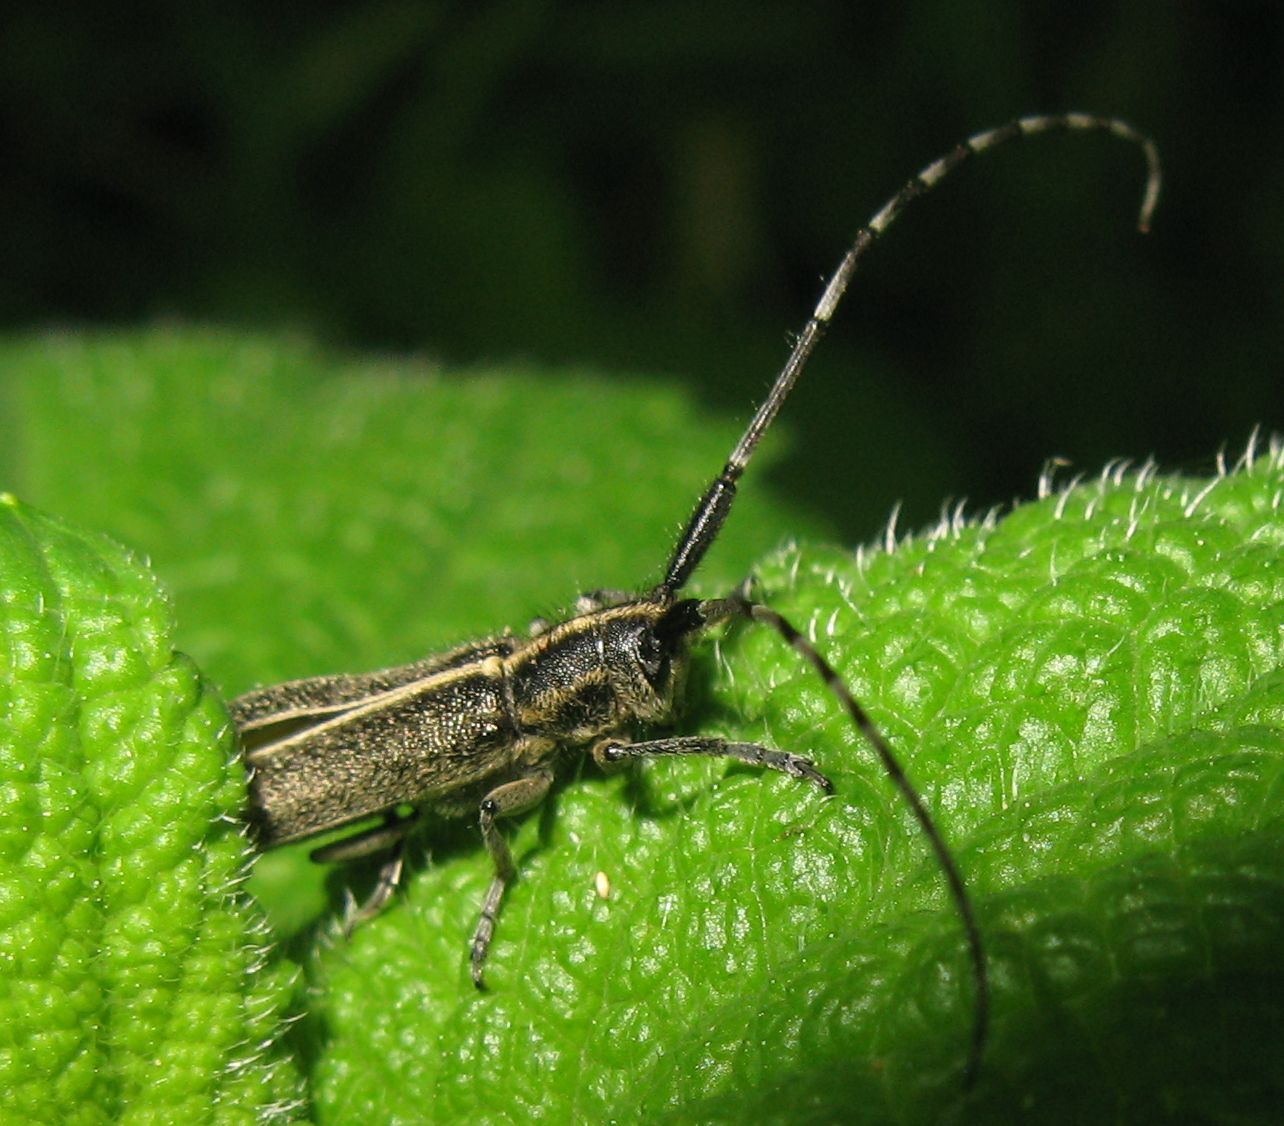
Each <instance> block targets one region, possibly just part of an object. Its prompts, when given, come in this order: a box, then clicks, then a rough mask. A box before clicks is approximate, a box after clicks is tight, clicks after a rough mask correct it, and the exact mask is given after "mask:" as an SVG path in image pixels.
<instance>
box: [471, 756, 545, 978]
mask: <svg viewBox="0 0 1284 1126" xmlns="http://www.w3.org/2000/svg"><path fill="white" fill-rule="evenodd" d="M552 784H553V772H552V771H551V770H547V769H543V768H541V769H539V770H536V771H533V772H532V773H530V774H528V775H526V777H524V778H518V779H517V780H516V781H514V782H505V783H504V784H503V785H502V786H496V787H495V788H494V789H493V790H491V792H490V793H489V794H487V795H486V796H485V797H484V798H482V801H481V807H480V810H479V812H480V820H481V831H482V840H483V841H485V842H486V851H487V852H489V853H490V858H491V860H493V861H494V862H495V878H494V879H493V880H491V882H490V888H489V890H488V891H487V892H486V899H485V901H484V902H483V903H482V910H481V918H480V919H478V920H477V930H476V931H475V932H473V945H472V969H473V984H474V985H475V986H477V988H478V989H484V988H485V983H484V982H483V980H482V966H483V965H485V963H486V955H487V954H488V953H489V952H490V942H491V939H492V938H494V937H495V919H496V917H497V916H498V914H499V903H500V900H501V899H503V898H504V888H506V887H507V886H508V881H509V880H511V879H512V878H513V876H514V875H515V870H514V868H513V854H512V853H511V852H510V851H509V850H508V845H507V844H506V843H505V841H504V837H503V834H501V833H500V831H499V829H497V828H496V827H495V822H496V821H497V820H499V818H501V817H513V816H515V815H516V814H519V813H525V812H526V810H528V809H530V808H531V807H532V806H536V805H539V803H540V802H541V801H543V800H544V795H545V794H547V793H548V788H549V786H551V785H552Z"/></svg>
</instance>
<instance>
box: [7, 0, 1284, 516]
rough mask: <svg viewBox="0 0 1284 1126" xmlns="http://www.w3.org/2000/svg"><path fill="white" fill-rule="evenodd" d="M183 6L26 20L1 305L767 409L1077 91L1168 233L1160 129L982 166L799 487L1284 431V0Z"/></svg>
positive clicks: (896, 286)
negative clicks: (788, 346) (918, 185)
mask: <svg viewBox="0 0 1284 1126" xmlns="http://www.w3.org/2000/svg"><path fill="white" fill-rule="evenodd" d="M145 10H146V11H147V13H148V14H147V18H138V19H123V18H121V14H120V9H119V7H118V6H117V5H111V4H105V3H94V2H92V0H90V2H83V3H78V4H76V5H74V6H66V5H63V6H58V5H27V6H25V7H24V8H23V9H22V10H21V11H17V12H13V13H10V14H9V15H8V17H7V19H6V24H5V34H4V36H3V37H0V107H3V109H0V148H2V150H3V152H4V154H5V159H4V162H3V168H0V214H3V216H4V222H3V224H0V257H2V258H3V261H4V262H5V270H4V276H3V278H0V323H5V324H8V325H17V326H26V325H30V324H32V323H41V324H43V323H48V322H50V321H53V322H55V323H65V322H68V321H70V322H71V323H73V324H77V323H83V322H85V321H90V322H95V323H101V322H104V321H106V322H109V323H117V322H124V323H133V322H136V321H139V320H150V319H154V318H155V317H157V316H178V317H182V318H186V319H189V320H196V321H209V320H214V321H218V322H220V323H225V322H229V321H230V322H234V323H237V324H240V325H249V326H252V327H256V328H264V327H266V328H267V329H268V330H270V331H275V330H276V329H278V328H279V327H281V326H282V325H283V324H288V325H292V326H295V327H300V328H303V329H304V330H305V331H307V332H309V333H313V334H318V333H319V334H321V335H323V336H324V337H325V338H327V339H328V340H330V341H334V342H337V343H338V344H340V345H343V346H353V345H355V346H357V347H361V348H365V347H373V348H374V349H376V350H384V349H387V348H390V347H394V348H402V347H410V348H415V349H420V350H425V351H427V352H428V353H429V354H431V355H434V356H438V357H441V358H443V359H445V360H447V361H450V362H451V363H452V364H460V363H462V364H464V365H466V366H477V365H479V364H480V365H481V366H483V367H491V366H493V365H494V364H495V363H499V364H501V365H505V366H507V365H509V364H510V363H511V362H512V361H513V360H514V359H518V360H521V361H523V362H524V363H525V364H528V365H529V367H528V370H530V371H531V372H532V373H534V372H537V371H551V370H565V369H566V368H567V367H568V366H569V367H571V368H577V367H581V366H586V367H588V368H589V369H591V370H592V371H594V372H595V373H596V374H597V377H598V378H602V377H603V376H605V377H607V378H617V377H618V378H621V379H625V380H627V379H629V378H630V377H632V376H633V375H634V374H636V373H638V372H655V373H670V374H672V375H674V376H676V377H677V378H679V379H681V381H682V382H683V384H684V385H686V386H689V387H698V388H699V393H700V395H701V397H702V398H703V399H704V400H705V401H706V402H707V403H708V404H710V405H712V406H714V407H717V408H719V409H721V410H725V411H726V412H727V413H729V414H734V415H737V416H739V415H741V414H742V413H743V412H744V410H745V409H746V407H747V405H748V404H749V403H750V402H751V401H752V400H753V399H754V398H755V397H756V395H757V394H758V393H759V391H760V389H761V388H762V387H764V386H765V385H766V382H767V380H768V379H769V377H770V374H771V372H772V371H773V370H774V369H775V368H776V367H777V366H778V364H779V362H780V360H781V358H782V355H783V351H784V337H785V334H786V333H787V332H789V331H791V330H793V329H796V328H797V327H798V326H799V325H800V324H801V322H802V319H803V316H804V315H805V312H806V311H807V310H808V309H810V308H811V305H812V303H813V302H814V300H815V297H816V294H817V290H818V287H819V279H820V277H821V276H822V274H823V273H824V272H825V271H826V270H828V269H830V268H831V267H832V266H833V264H834V263H836V261H837V260H838V258H839V256H840V255H841V253H842V251H843V249H844V248H845V246H846V244H847V243H848V241H849V240H850V238H851V237H852V235H853V234H854V232H855V230H856V228H857V227H858V226H859V224H860V223H862V222H863V221H864V220H865V219H866V218H867V217H868V216H869V215H870V214H871V213H872V211H873V210H874V208H875V207H877V206H878V204H879V203H880V202H881V201H882V200H883V199H884V198H885V197H886V196H887V195H888V194H889V193H890V192H891V191H892V190H893V189H894V188H895V187H897V186H898V185H900V184H901V183H902V182H903V181H904V180H905V178H906V177H908V176H909V175H910V174H911V173H912V172H913V171H915V170H916V169H918V168H919V167H921V166H922V165H923V164H924V163H925V162H927V161H928V160H930V159H933V158H934V157H936V156H937V155H939V154H940V153H942V152H944V151H947V150H948V149H949V148H950V147H951V146H952V145H954V144H955V143H956V142H957V141H959V140H960V139H961V138H963V137H964V136H966V135H968V134H969V133H971V132H973V131H974V130H976V129H979V128H983V127H986V126H989V125H994V124H997V123H999V122H1001V121H1004V120H1006V119H1008V118H1010V117H1013V116H1016V115H1018V114H1022V113H1029V112H1040V111H1050V110H1068V109H1081V110H1087V111H1091V112H1096V113H1105V114H1114V115H1118V116H1121V117H1124V118H1126V119H1129V120H1131V121H1133V122H1134V123H1135V124H1136V125H1137V126H1138V127H1140V128H1142V129H1144V130H1146V131H1148V132H1150V133H1152V134H1153V135H1154V136H1155V137H1156V138H1157V140H1158V141H1159V144H1160V148H1161V150H1162V152H1163V156H1164V160H1165V164H1166V169H1167V183H1166V186H1165V192H1164V200H1163V203H1162V206H1161V208H1160V212H1159V215H1158V216H1157V219H1156V223H1155V228H1154V232H1153V234H1151V235H1150V236H1149V237H1147V238H1145V239H1142V238H1140V237H1138V236H1137V235H1136V234H1135V233H1134V232H1133V230H1132V216H1133V213H1134V211H1135V207H1136V200H1137V194H1138V193H1139V191H1140V179H1141V174H1142V172H1141V160H1140V157H1139V155H1138V154H1137V153H1136V152H1135V151H1133V150H1132V149H1131V148H1130V147H1128V146H1125V145H1120V144H1118V143H1117V142H1112V141H1110V140H1108V139H1105V138H1101V137H1055V138H1041V139H1040V140H1038V141H1035V142H1032V143H1031V144H1029V145H1028V146H1026V147H1025V148H1024V149H1020V150H1016V149H1009V150H1007V151H1005V152H1004V153H1003V154H1002V155H1001V156H999V157H997V158H996V159H994V160H993V161H982V162H977V164H976V165H975V166H974V167H972V168H969V169H968V170H967V171H966V173H964V174H962V175H961V176H960V177H958V178H957V179H956V180H955V181H954V182H952V183H951V184H950V186H949V187H948V188H947V189H945V190H943V191H942V192H941V193H939V194H938V195H936V196H934V197H933V199H932V200H931V201H930V202H926V203H925V204H924V205H923V206H922V207H921V208H919V209H918V210H917V211H916V212H915V213H914V215H913V217H912V220H909V221H906V222H905V223H903V224H901V225H900V226H899V227H898V228H897V230H896V232H895V234H894V236H893V237H892V238H890V239H889V240H888V243H887V245H886V246H884V247H881V248H880V249H879V252H878V253H877V254H876V255H875V256H874V257H873V258H871V260H870V261H869V263H868V266H867V268H866V269H865V270H864V271H863V273H862V275H861V277H860V279H859V281H858V283H857V286H856V290H855V292H854V294H853V298H852V300H851V301H850V302H849V303H848V306H847V307H846V308H844V309H843V311H842V313H841V315H840V316H839V318H838V320H837V323H836V325H835V327H834V330H833V332H832V333H831V334H830V337H829V339H828V340H827V342H826V346H825V348H824V349H823V350H822V351H821V353H820V355H818V357H817V360H816V363H815V365H814V366H813V369H812V371H811V372H809V374H808V380H807V384H806V387H805V388H804V389H803V390H802V391H801V393H800V394H799V395H798V397H797V399H796V400H795V402H793V403H791V405H790V412H791V417H792V419H793V423H794V425H795V427H796V431H797V432H798V433H800V434H805V435H806V436H807V441H806V443H805V445H804V446H803V447H800V448H799V450H798V451H797V452H796V453H795V454H794V456H793V457H791V458H790V459H789V460H788V461H784V462H781V463H780V464H779V465H778V466H777V468H776V469H775V470H774V471H773V476H774V477H775V479H776V480H777V481H778V482H779V483H780V485H781V487H782V488H783V489H785V490H787V491H788V493H789V494H790V495H792V496H794V497H795V498H796V499H797V500H799V501H800V502H802V501H805V500H806V499H807V498H810V497H814V495H815V492H816V490H817V487H818V483H819V482H822V481H825V480H831V481H836V482H844V483H847V485H848V487H844V488H834V489H832V490H829V493H830V495H829V497H828V499H827V502H826V503H827V506H828V508H829V511H830V513H831V514H832V518H833V519H834V520H835V521H837V522H838V525H839V526H840V527H841V528H842V530H843V534H844V538H845V539H847V540H849V541H855V540H857V539H859V538H861V537H863V536H865V535H867V534H868V532H869V529H870V528H872V527H875V526H877V525H878V524H879V523H880V522H881V520H882V519H883V517H884V515H885V513H886V512H887V511H888V510H889V509H890V507H891V505H892V504H893V503H895V502H897V501H902V502H904V504H905V509H904V511H905V517H906V523H907V526H910V527H914V526H918V525H920V524H922V523H923V522H925V521H927V520H929V519H932V518H934V516H935V514H936V509H937V506H938V504H939V503H940V500H941V498H942V497H946V496H955V497H957V496H966V497H969V498H970V499H971V500H972V502H973V503H974V504H976V505H978V506H982V507H983V506H986V505H988V504H991V503H1006V502H1008V501H1010V500H1011V499H1012V498H1013V497H1014V496H1018V495H1025V493H1026V492H1027V483H1028V482H1029V481H1030V480H1031V479H1032V478H1033V476H1034V474H1035V473H1037V472H1038V469H1039V466H1040V465H1041V464H1042V462H1043V460H1044V459H1045V458H1048V457H1050V456H1054V455H1059V456H1064V457H1067V458H1069V459H1071V460H1073V461H1074V462H1075V463H1076V464H1077V465H1078V466H1079V467H1080V468H1083V469H1086V470H1088V471H1089V472H1091V471H1095V467H1097V466H1099V465H1101V464H1103V463H1104V462H1105V461H1106V460H1108V459H1109V458H1112V457H1116V456H1121V455H1122V456H1129V455H1131V456H1146V455H1148V454H1153V455H1154V456H1156V457H1157V458H1158V459H1159V460H1160V461H1161V463H1163V464H1164V465H1168V466H1181V467H1186V468H1189V469H1191V470H1192V471H1196V472H1204V471H1206V470H1208V469H1209V468H1211V466H1210V462H1209V459H1210V451H1214V450H1215V449H1216V448H1217V446H1218V445H1219V444H1220V443H1222V442H1225V441H1230V442H1232V443H1234V442H1241V441H1243V440H1244V439H1245V438H1246V436H1247V434H1248V433H1249V431H1250V430H1251V428H1252V427H1253V426H1254V425H1256V424H1259V423H1261V424H1265V425H1272V424H1274V425H1280V417H1279V395H1278V382H1279V371H1280V367H1281V361H1284V355H1282V354H1281V345H1280V335H1279V329H1278V326H1279V325H1280V323H1281V321H1284V308H1282V307H1281V301H1284V296H1282V295H1284V266H1282V265H1281V264H1282V263H1284V212H1282V211H1281V209H1280V208H1279V207H1278V206H1277V201H1278V190H1277V185H1278V184H1279V183H1281V182H1284V131H1281V130H1280V129H1279V127H1278V123H1279V121H1280V120H1281V118H1284V9H1281V7H1280V6H1279V5H1278V4H1274V3H1265V2H1261V3H1236V4H1205V5H1181V6H1178V7H1176V8H1174V7H1173V6H1171V5H1119V4H1115V3H1109V2H1106V0H1089V2H1084V3H1078V4H1074V5H1054V6H1046V5H1030V4H1025V3H1019V2H1016V0H1003V2H1001V3H997V4H996V3H992V4H989V5H987V7H986V16H985V19H984V20H980V19H977V18H976V14H975V12H974V11H972V10H971V9H968V8H966V7H960V6H959V5H958V4H957V3H955V2H954V0H923V2H920V3H916V4H914V5H905V4H898V3H874V4H871V3H862V4H837V3H823V4H810V5H799V4H780V3H772V2H768V0H753V2H749V3H737V4H735V5H700V6H698V7H695V8H693V6H692V5H690V4H687V3H678V2H675V0H664V2H659V3H649V4H641V5H639V4H613V5H607V6H603V5H592V4H573V3H551V2H540V0H505V2H503V3H498V4H489V5H485V6H476V5H448V4H444V3H427V4H409V3H405V2H404V0H367V2H364V3H361V4H357V5H344V6H339V7H336V6H333V5H331V6H317V5H315V4H307V5H304V4H299V3H287V4H284V5H281V4H275V5H271V6H263V5H256V4H248V3H243V2H242V3H237V2H232V3H226V4H218V5H209V4H204V5H202V4H196V5H191V4H189V5H184V6H183V8H182V9H181V10H179V9H172V8H170V7H168V6H165V5H152V6H150V7H148V8H146V9H145ZM1210 364H1215V366H1216V368H1217V370H1218V376H1217V377H1216V378H1209V377H1208V370H1209V366H1210ZM1159 404H1162V407H1161V406H1160V405H1159ZM853 482H859V483H860V487H859V488H856V487H851V483H853Z"/></svg>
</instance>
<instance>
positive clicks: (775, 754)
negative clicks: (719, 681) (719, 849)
mask: <svg viewBox="0 0 1284 1126" xmlns="http://www.w3.org/2000/svg"><path fill="white" fill-rule="evenodd" d="M592 753H593V758H594V759H595V760H596V761H597V762H598V763H599V764H600V765H601V766H603V767H605V768H608V769H609V768H610V767H611V766H614V765H616V764H618V763H621V762H623V761H624V760H625V759H630V758H657V757H659V756H661V755H718V756H722V757H725V758H735V759H739V760H740V761H741V762H747V763H750V764H752V765H753V766H765V767H767V768H768V769H769V770H778V771H780V772H781V773H782V774H788V775H790V776H791V777H793V778H802V779H805V780H806V781H808V782H810V783H811V784H812V785H813V786H815V787H816V788H817V789H820V790H823V791H824V792H825V793H827V794H831V793H833V792H834V784H833V783H832V782H831V781H830V780H829V779H828V778H826V777H825V776H824V775H823V774H821V772H820V771H819V770H817V769H816V766H815V764H814V763H813V762H812V761H811V759H806V758H803V757H802V756H801V755H795V754H790V753H789V752H788V751H773V750H772V749H771V748H770V747H763V746H760V745H759V744H757V743H730V742H728V741H727V740H726V739H719V738H717V737H716V736H714V737H706V736H701V735H683V736H677V737H674V738H672V739H648V740H646V741H645V742H641V743H623V742H620V741H619V740H616V739H604V740H602V741H601V742H600V743H597V744H595V745H594V747H593V751H592Z"/></svg>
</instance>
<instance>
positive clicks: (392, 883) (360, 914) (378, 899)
mask: <svg viewBox="0 0 1284 1126" xmlns="http://www.w3.org/2000/svg"><path fill="white" fill-rule="evenodd" d="M418 823H419V811H418V810H416V811H415V812H413V813H411V814H410V815H408V816H406V817H400V816H398V815H397V814H396V813H389V814H387V815H385V817H384V821H383V824H382V825H376V826H375V827H374V828H373V829H367V830H366V831H365V832H363V833H356V834H354V835H353V836H351V837H344V839H343V840H341V841H335V842H334V843H333V844H328V845H325V846H324V847H322V848H314V849H313V850H312V852H311V854H310V857H311V859H312V860H314V861H316V862H317V863H318V864H330V863H334V862H335V861H345V860H358V859H360V858H361V857H363V856H371V855H373V854H374V853H376V852H382V851H383V850H384V849H387V850H388V855H387V857H386V858H385V859H384V862H383V864H382V866H381V867H380V868H379V878H378V879H377V880H376V881H375V886H374V890H373V891H371V892H370V894H369V895H368V896H366V900H365V902H364V903H362V904H361V906H360V907H352V906H350V907H349V909H348V912H347V915H346V917H345V918H344V920H343V937H344V938H351V937H352V932H353V931H354V930H356V929H357V927H359V926H360V925H361V924H362V923H364V922H366V921H367V920H369V919H373V918H374V917H375V916H376V915H377V914H379V912H380V911H382V910H383V909H384V907H386V906H387V904H388V900H389V899H391V898H392V894H393V892H395V891H396V890H397V886H398V885H399V884H400V883H401V874H402V870H403V868H404V866H405V856H406V837H408V836H409V835H410V832H411V830H413V829H414V827H415V825H417V824H418Z"/></svg>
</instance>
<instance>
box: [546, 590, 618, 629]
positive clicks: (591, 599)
mask: <svg viewBox="0 0 1284 1126" xmlns="http://www.w3.org/2000/svg"><path fill="white" fill-rule="evenodd" d="M636 598H637V595H636V594H633V593H631V592H630V591H627V590H586V591H585V592H584V593H583V594H581V595H580V596H579V598H577V599H576V600H575V613H576V614H592V613H593V612H594V611H595V610H605V609H606V608H607V607H608V606H623V605H624V604H625V603H626V602H632V601H634V600H635V599H636ZM558 624H559V623H558V622H557V621H555V620H554V619H552V618H543V617H540V618H533V619H532V620H531V624H530V625H529V626H528V627H527V630H528V632H529V633H530V635H531V637H541V636H542V635H544V634H546V633H548V631H549V630H551V629H552V628H553V627H554V626H555V625H558Z"/></svg>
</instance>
